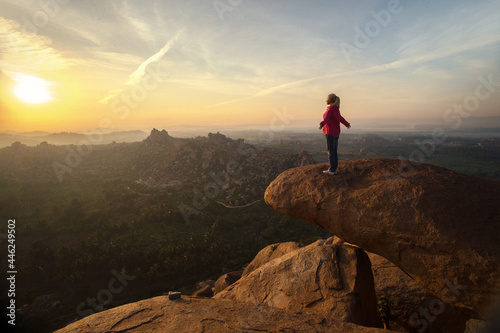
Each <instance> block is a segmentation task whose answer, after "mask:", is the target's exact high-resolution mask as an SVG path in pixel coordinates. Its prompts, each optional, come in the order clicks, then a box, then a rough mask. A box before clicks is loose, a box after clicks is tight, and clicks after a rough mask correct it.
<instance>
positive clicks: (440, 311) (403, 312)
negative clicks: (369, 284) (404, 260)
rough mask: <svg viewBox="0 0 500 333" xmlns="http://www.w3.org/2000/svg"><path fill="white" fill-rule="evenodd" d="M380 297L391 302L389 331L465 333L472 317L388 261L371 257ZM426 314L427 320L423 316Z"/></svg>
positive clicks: (375, 256) (376, 289)
mask: <svg viewBox="0 0 500 333" xmlns="http://www.w3.org/2000/svg"><path fill="white" fill-rule="evenodd" d="M368 257H369V258H370V261H371V263H372V271H373V280H374V283H375V293H376V294H377V297H380V296H385V297H386V298H387V299H389V301H390V302H391V315H392V316H391V318H390V322H391V325H390V329H392V330H394V331H410V332H418V331H419V330H422V331H425V332H426V333H442V332H463V331H464V330H465V325H466V322H467V320H469V319H470V318H469V316H467V315H465V314H463V313H462V312H460V311H458V310H456V309H455V308H454V307H452V306H451V305H449V304H446V303H444V302H442V301H440V300H438V299H436V296H434V295H433V294H431V293H430V292H429V291H427V290H426V289H424V288H423V287H422V286H420V285H419V284H418V283H416V282H415V281H414V280H413V279H412V278H411V277H410V276H408V274H406V273H405V272H403V271H402V270H401V269H400V268H399V267H397V266H396V265H394V264H393V263H391V262H390V261H389V260H387V259H385V258H383V257H381V256H379V255H378V254H375V253H368ZM424 311H426V312H427V313H428V316H427V317H426V316H423V315H422V314H423V313H424Z"/></svg>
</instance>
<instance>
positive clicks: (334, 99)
mask: <svg viewBox="0 0 500 333" xmlns="http://www.w3.org/2000/svg"><path fill="white" fill-rule="evenodd" d="M328 97H329V98H330V101H332V103H330V105H336V106H338V107H340V98H339V97H338V96H337V95H335V94H330V95H328Z"/></svg>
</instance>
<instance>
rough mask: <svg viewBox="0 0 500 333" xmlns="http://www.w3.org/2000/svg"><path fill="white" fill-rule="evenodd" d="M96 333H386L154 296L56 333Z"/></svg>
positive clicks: (210, 302)
mask: <svg viewBox="0 0 500 333" xmlns="http://www.w3.org/2000/svg"><path fill="white" fill-rule="evenodd" d="M70 332H71V333H97V332H114V333H124V332H162V333H163V332H165V333H169V332H175V333H226V332H227V333H229V332H276V333H278V332H288V333H313V332H314V333H327V332H328V333H341V332H344V333H384V332H388V331H387V330H381V329H378V328H369V327H362V326H358V325H354V324H349V323H343V322H340V321H336V320H335V319H330V318H328V319H325V318H320V317H318V316H315V315H311V314H306V313H302V314H296V313H291V312H287V311H285V310H282V309H278V308H271V307H266V306H258V307H257V306H250V305H249V304H246V303H239V302H234V301H230V300H222V299H212V298H192V297H183V298H182V299H180V300H175V301H169V300H168V296H159V297H154V298H150V299H147V300H143V301H140V302H136V303H131V304H127V305H122V306H119V307H116V308H113V309H110V310H106V311H103V312H99V313H96V314H93V315H91V316H88V317H86V318H83V319H81V320H79V321H77V322H75V323H73V324H70V325H68V326H66V327H65V328H63V329H60V330H58V331H56V333H70Z"/></svg>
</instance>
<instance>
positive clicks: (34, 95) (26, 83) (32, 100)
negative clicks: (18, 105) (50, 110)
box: [14, 74, 54, 104]
mask: <svg viewBox="0 0 500 333" xmlns="http://www.w3.org/2000/svg"><path fill="white" fill-rule="evenodd" d="M14 80H15V81H16V84H15V86H14V94H15V95H16V96H17V98H19V99H20V100H21V101H22V102H24V103H28V104H39V103H45V102H48V101H51V100H53V99H54V98H53V97H52V96H51V91H50V86H51V85H52V84H51V83H50V82H49V81H47V80H44V79H41V78H38V77H35V76H31V75H25V74H17V75H16V76H15V77H14Z"/></svg>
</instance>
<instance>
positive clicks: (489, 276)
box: [265, 159, 500, 318]
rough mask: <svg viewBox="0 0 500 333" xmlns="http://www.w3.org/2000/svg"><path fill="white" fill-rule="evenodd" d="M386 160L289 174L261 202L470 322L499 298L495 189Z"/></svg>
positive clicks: (499, 188) (499, 216) (498, 191)
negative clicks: (387, 265) (360, 252)
mask: <svg viewBox="0 0 500 333" xmlns="http://www.w3.org/2000/svg"><path fill="white" fill-rule="evenodd" d="M408 166H410V167H411V168H410V169H408V168H402V162H401V161H399V160H389V159H364V160H348V161H342V162H341V163H340V167H339V175H337V176H327V175H325V174H323V173H322V171H323V170H324V169H326V165H324V164H323V165H322V164H320V165H309V166H305V167H300V168H294V169H290V170H287V171H285V172H283V173H282V174H280V175H279V176H278V177H277V178H276V179H275V180H274V181H273V182H272V183H271V184H270V185H269V187H268V189H267V190H266V194H265V200H266V203H267V204H268V205H270V206H271V207H272V208H274V209H275V210H277V211H278V212H281V213H283V214H286V215H289V216H293V217H296V218H300V219H302V220H305V221H307V222H309V223H312V224H314V225H317V226H320V227H322V228H324V229H326V230H327V231H329V232H331V233H333V234H335V235H336V236H338V237H340V238H342V239H343V240H345V241H348V242H350V243H353V244H356V245H358V246H360V247H361V248H363V249H365V250H367V251H370V252H374V253H376V254H379V255H381V256H383V257H385V258H387V259H389V260H390V261H391V262H393V263H395V264H396V265H397V266H399V267H400V268H401V269H403V270H404V271H405V272H406V273H408V274H409V275H410V276H412V277H413V278H414V279H415V280H416V281H417V282H418V283H419V284H421V285H422V286H424V287H425V288H426V289H428V290H430V291H431V292H432V293H433V294H434V295H436V296H437V297H439V299H441V301H442V302H446V303H449V304H451V305H453V306H454V307H456V308H457V309H459V310H461V311H464V312H466V313H468V314H469V315H471V316H473V317H476V318H477V317H481V316H482V315H485V310H486V308H487V307H488V305H490V302H491V298H492V296H493V295H495V293H496V291H497V290H498V289H497V287H498V279H499V271H498V269H499V267H500V241H499V240H500V205H498V198H500V181H499V180H495V179H487V178H480V177H474V176H468V175H464V174H459V173H456V172H452V171H449V170H447V169H444V168H440V167H435V166H432V165H428V164H421V165H418V166H411V165H409V164H408Z"/></svg>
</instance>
